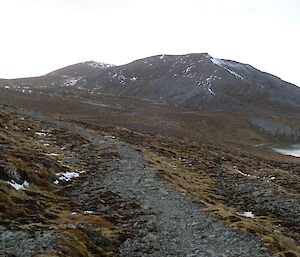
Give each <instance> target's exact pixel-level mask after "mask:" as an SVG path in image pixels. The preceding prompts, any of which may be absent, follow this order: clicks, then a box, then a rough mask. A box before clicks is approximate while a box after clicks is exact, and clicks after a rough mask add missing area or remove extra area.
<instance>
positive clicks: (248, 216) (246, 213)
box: [242, 211, 255, 218]
mask: <svg viewBox="0 0 300 257" xmlns="http://www.w3.org/2000/svg"><path fill="white" fill-rule="evenodd" d="M242 215H243V216H245V217H247V218H254V217H255V216H254V214H253V213H252V212H251V211H245V212H244V213H243V214H242Z"/></svg>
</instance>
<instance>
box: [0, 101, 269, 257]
mask: <svg viewBox="0 0 300 257" xmlns="http://www.w3.org/2000/svg"><path fill="white" fill-rule="evenodd" d="M2 108H3V109H4V110H5V111H6V112H13V113H14V112H17V113H18V114H21V115H22V116H24V117H30V118H34V119H38V120H42V121H46V122H50V123H55V120H54V119H52V118H50V117H47V116H44V115H42V114H38V113H34V112H30V111H20V110H15V109H13V108H10V107H2ZM60 126H61V127H62V128H64V129H67V130H70V131H74V132H76V133H78V134H80V135H81V136H82V137H84V138H86V139H87V140H89V141H90V142H91V143H92V144H96V145H100V146H101V148H102V153H103V156H105V154H107V155H113V156H114V158H107V159H105V158H103V159H102V161H101V164H99V165H101V169H105V172H103V173H91V174H86V175H85V176H82V178H80V179H77V180H76V183H74V186H73V187H72V190H71V191H70V195H69V196H70V197H72V199H73V200H75V201H78V202H80V203H82V204H83V205H85V206H86V208H85V209H86V210H90V211H91V212H102V211H103V212H107V213H111V214H116V215H121V214H125V213H126V214H129V216H130V217H131V218H130V219H129V220H128V223H122V224H119V226H122V227H124V228H131V229H132V231H133V235H132V236H131V237H128V238H127V239H126V240H125V241H124V243H123V244H122V245H121V246H120V248H119V253H118V255H119V256H149V257H150V256H157V257H158V256H164V257H167V256H184V257H198V256H199V257H200V256H203V257H204V256H213V257H233V256H236V257H238V256H243V257H248V256H249V257H254V256H255V257H260V256H261V257H263V256H264V257H267V256H274V255H272V254H270V253H268V252H267V250H266V249H265V248H264V247H263V245H262V241H261V239H260V238H259V237H256V236H254V235H251V234H248V233H245V232H241V231H237V230H233V229H232V228H229V227H227V226H225V225H223V224H222V223H221V222H220V221H219V220H217V219H216V218H215V217H213V216H211V215H209V214H208V213H206V212H205V211H204V210H203V208H202V207H201V206H200V205H199V204H197V203H196V202H195V201H193V199H191V198H189V197H188V196H187V195H185V194H184V193H181V192H179V191H178V190H177V189H175V188H173V187H171V186H169V185H167V184H166V183H165V182H164V181H163V180H162V179H161V178H160V177H159V176H157V171H155V170H152V169H150V168H149V164H148V162H147V161H146V160H145V159H144V157H143V156H142V155H141V154H140V153H139V152H138V151H136V150H135V149H133V148H132V147H130V146H129V145H127V144H125V143H123V142H119V141H118V140H117V138H105V137H103V136H100V135H97V134H95V133H92V132H89V131H88V130H85V129H82V128H78V127H75V126H74V125H73V124H71V123H68V122H61V123H60ZM99 196H100V197H99ZM108 203H110V204H108ZM15 247H19V246H18V245H17V246H15ZM15 256H18V255H15ZM22 256H30V255H22Z"/></svg>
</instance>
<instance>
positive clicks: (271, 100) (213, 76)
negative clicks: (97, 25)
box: [0, 53, 300, 112]
mask: <svg viewBox="0 0 300 257" xmlns="http://www.w3.org/2000/svg"><path fill="white" fill-rule="evenodd" d="M0 84H1V85H2V87H6V88H7V89H9V88H10V89H17V90H23V91H24V92H25V93H26V92H30V91H32V90H33V89H38V88H43V87H47V88H51V87H53V88H55V87H65V88H66V87H68V89H67V90H71V88H76V89H79V90H85V91H86V92H89V93H90V94H93V95H111V96H121V97H122V96H123V97H134V98H140V99H148V100H152V101H155V102H157V103H165V104H166V103H167V104H176V105H180V106H183V107H188V108H194V109H206V110H214V111H224V110H252V111H253V110H254V111H255V110H256V111H257V110H263V111H267V110H269V111H275V112H284V111H291V110H299V107H300V89H299V88H298V87H297V86H295V85H292V84H290V83H287V82H285V81H282V80H281V79H279V78H278V77H275V76H273V75H271V74H268V73H265V72H261V71H259V70H257V69H255V68H254V67H252V66H250V65H248V64H242V63H238V62H235V61H230V60H222V59H216V58H213V57H212V56H210V55H209V54H206V53H203V54H188V55H180V56H171V55H159V56H153V57H148V58H145V59H141V60H137V61H134V62H132V63H129V64H126V65H122V66H113V65H108V64H102V63H96V62H85V63H79V64H75V65H71V66H68V67H65V68H62V69H60V70H57V71H53V72H51V73H49V74H47V75H45V76H42V77H36V78H25V79H16V80H9V81H3V80H2V81H0Z"/></svg>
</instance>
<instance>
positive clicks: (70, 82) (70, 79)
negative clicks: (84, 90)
mask: <svg viewBox="0 0 300 257" xmlns="http://www.w3.org/2000/svg"><path fill="white" fill-rule="evenodd" d="M81 79H82V77H68V79H66V80H65V81H64V82H63V85H64V86H67V87H68V86H74V85H75V84H76V83H77V82H78V81H79V80H81Z"/></svg>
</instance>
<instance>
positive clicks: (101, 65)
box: [84, 61, 114, 69]
mask: <svg viewBox="0 0 300 257" xmlns="http://www.w3.org/2000/svg"><path fill="white" fill-rule="evenodd" d="M84 64H87V65H89V66H91V67H94V68H101V69H103V68H108V67H113V66H114V65H113V64H109V63H103V62H95V61H88V62H85V63H84Z"/></svg>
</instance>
